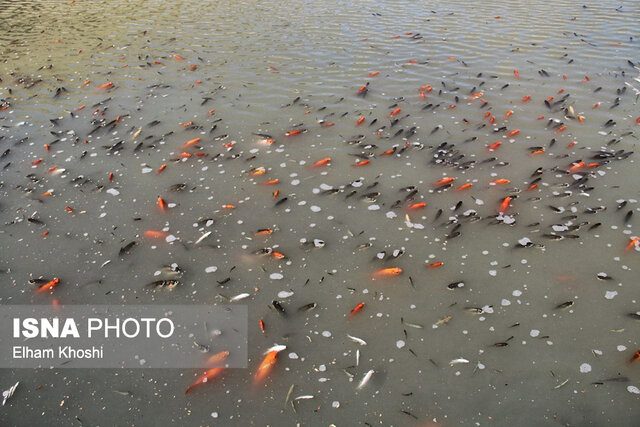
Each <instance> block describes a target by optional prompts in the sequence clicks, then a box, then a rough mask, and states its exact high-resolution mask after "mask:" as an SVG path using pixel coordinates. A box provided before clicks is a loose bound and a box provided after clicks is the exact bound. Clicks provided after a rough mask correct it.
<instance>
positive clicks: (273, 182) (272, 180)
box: [262, 178, 280, 185]
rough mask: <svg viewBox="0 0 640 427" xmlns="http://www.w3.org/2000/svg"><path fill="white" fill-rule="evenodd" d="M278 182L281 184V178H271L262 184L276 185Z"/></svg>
mask: <svg viewBox="0 0 640 427" xmlns="http://www.w3.org/2000/svg"><path fill="white" fill-rule="evenodd" d="M276 184H280V180H279V179H277V178H276V179H270V180H269V181H265V182H263V183H262V185H276Z"/></svg>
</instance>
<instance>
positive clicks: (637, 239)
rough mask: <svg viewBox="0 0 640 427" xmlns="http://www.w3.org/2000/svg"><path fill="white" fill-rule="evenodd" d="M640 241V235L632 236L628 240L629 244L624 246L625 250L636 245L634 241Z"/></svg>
mask: <svg viewBox="0 0 640 427" xmlns="http://www.w3.org/2000/svg"><path fill="white" fill-rule="evenodd" d="M638 242H640V237H634V238H633V239H631V241H630V242H629V244H628V245H627V247H626V248H625V250H626V251H629V250H630V249H631V248H632V247H634V246H635V245H636V243H638Z"/></svg>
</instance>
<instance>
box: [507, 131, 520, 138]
mask: <svg viewBox="0 0 640 427" xmlns="http://www.w3.org/2000/svg"><path fill="white" fill-rule="evenodd" d="M519 133H520V129H515V130H512V131H511V132H509V133H508V134H507V138H511V137H512V136H516V135H517V134H519Z"/></svg>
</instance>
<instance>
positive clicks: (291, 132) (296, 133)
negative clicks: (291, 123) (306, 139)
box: [284, 129, 302, 136]
mask: <svg viewBox="0 0 640 427" xmlns="http://www.w3.org/2000/svg"><path fill="white" fill-rule="evenodd" d="M300 133H302V130H300V129H294V130H291V131H289V132H287V133H285V134H284V135H285V136H294V135H298V134H300Z"/></svg>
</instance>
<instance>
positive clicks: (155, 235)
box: [143, 230, 169, 239]
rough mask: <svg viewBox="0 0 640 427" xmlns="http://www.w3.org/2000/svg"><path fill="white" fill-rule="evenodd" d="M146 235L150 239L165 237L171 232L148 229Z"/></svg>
mask: <svg viewBox="0 0 640 427" xmlns="http://www.w3.org/2000/svg"><path fill="white" fill-rule="evenodd" d="M143 234H144V237H146V238H148V239H164V238H166V237H167V236H168V235H169V233H167V232H166V231H158V230H146V231H145V232H144V233H143Z"/></svg>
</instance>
